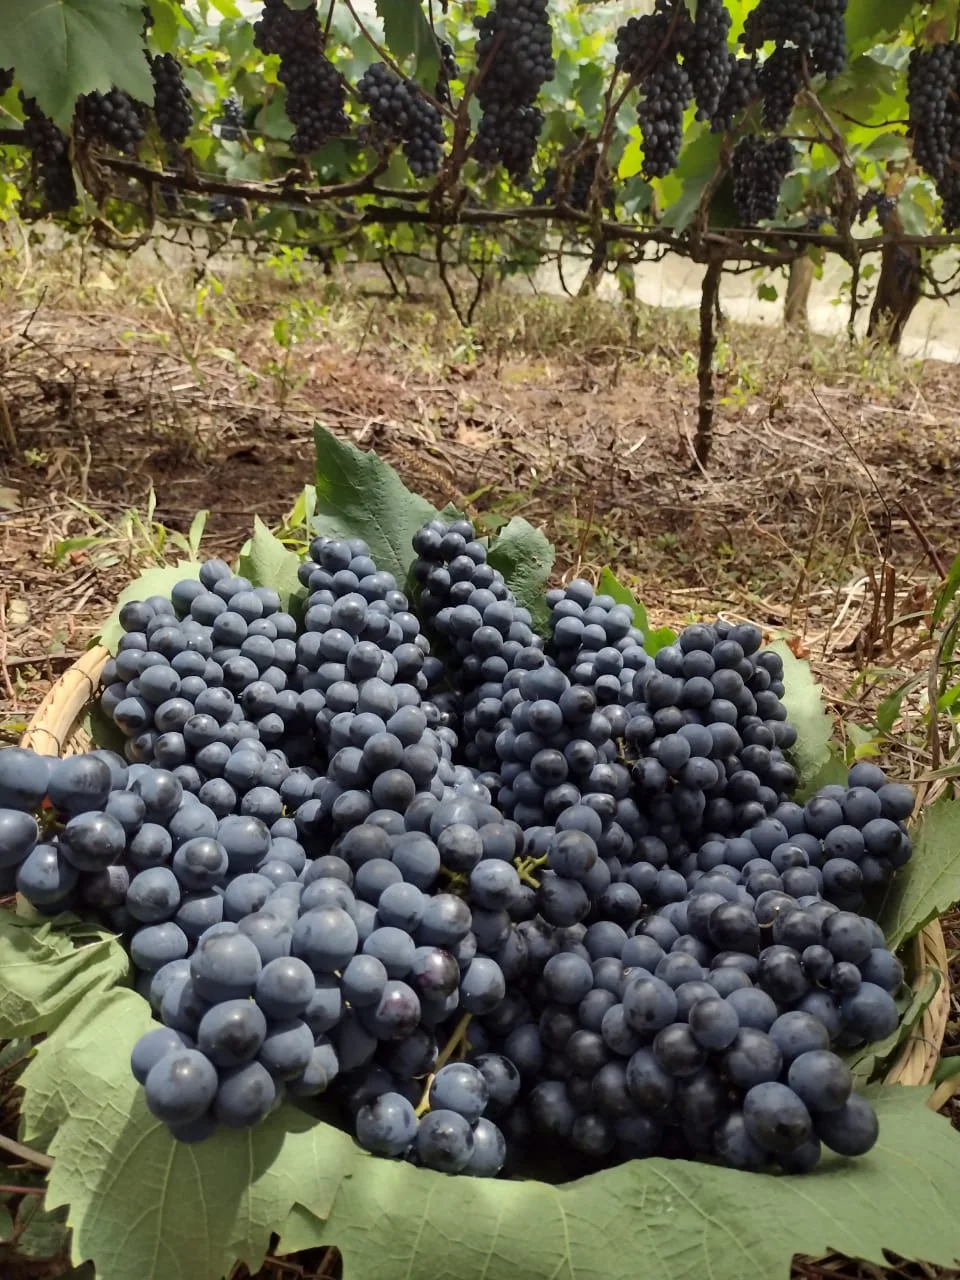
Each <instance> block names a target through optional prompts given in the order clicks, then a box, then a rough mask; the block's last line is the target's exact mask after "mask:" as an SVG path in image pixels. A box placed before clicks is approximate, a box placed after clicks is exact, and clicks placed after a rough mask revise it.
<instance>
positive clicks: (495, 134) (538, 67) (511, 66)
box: [473, 0, 555, 181]
mask: <svg viewBox="0 0 960 1280" xmlns="http://www.w3.org/2000/svg"><path fill="white" fill-rule="evenodd" d="M473 21H474V26H475V27H476V28H477V31H478V32H479V35H478V37H477V47H476V58H477V66H478V67H481V68H482V67H486V74H485V75H484V76H483V79H482V80H481V81H480V82H479V84H478V85H477V101H478V102H479V104H480V108H481V116H480V124H479V126H478V128H477V133H476V137H475V139H474V149H473V150H474V156H475V158H476V160H477V161H478V162H479V163H480V164H481V165H493V164H497V163H501V164H502V165H503V167H504V168H505V169H506V171H507V173H508V174H509V175H510V177H511V178H513V179H514V180H515V181H520V180H521V179H523V178H525V177H526V175H527V174H528V173H529V171H530V165H531V164H532V163H533V158H534V156H535V155H536V150H537V142H538V140H539V137H540V131H541V129H542V128H543V113H542V112H541V111H540V110H539V108H538V107H537V105H536V102H537V98H538V96H539V94H540V90H541V88H542V87H543V85H544V84H546V83H547V81H548V80H552V79H553V76H554V71H555V63H554V60H553V54H552V46H553V29H552V27H551V25H550V16H549V13H548V10H547V0H496V3H495V4H494V5H493V6H492V7H491V8H490V10H489V11H488V12H487V13H485V14H481V15H478V16H477V17H475V18H474V20H473ZM488 61H489V65H487V64H488Z"/></svg>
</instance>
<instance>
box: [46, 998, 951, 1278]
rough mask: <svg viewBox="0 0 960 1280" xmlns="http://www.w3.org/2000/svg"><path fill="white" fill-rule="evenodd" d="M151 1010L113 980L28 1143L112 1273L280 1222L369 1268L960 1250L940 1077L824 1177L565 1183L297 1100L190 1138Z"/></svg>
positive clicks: (624, 1174) (728, 1263)
mask: <svg viewBox="0 0 960 1280" xmlns="http://www.w3.org/2000/svg"><path fill="white" fill-rule="evenodd" d="M151 1025H152V1022H151V1017H150V1012H149V1008H148V1006H147V1005H146V1003H145V1002H144V1001H143V1000H142V999H141V998H140V997H139V996H137V995H136V994H135V993H133V992H131V991H129V990H126V989H120V988H118V989H114V990H113V991H99V992H97V993H95V994H94V995H92V996H91V997H90V998H89V999H87V1000H86V1001H85V1002H84V1003H83V1004H82V1005H81V1006H79V1007H78V1008H77V1009H76V1010H75V1011H74V1013H73V1014H72V1015H71V1017H70V1018H69V1019H68V1020H67V1021H66V1022H64V1023H63V1024H62V1025H61V1026H60V1027H59V1028H58V1029H57V1030H56V1031H55V1032H54V1034H53V1035H52V1036H51V1037H50V1038H49V1039H48V1040H46V1041H44V1043H43V1044H42V1045H41V1046H40V1048H39V1050H38V1053H37V1056H36V1058H35V1060H34V1062H33V1063H31V1065H30V1067H29V1068H28V1069H27V1071H26V1072H25V1073H24V1075H23V1077H22V1083H23V1086H24V1089H25V1098H24V1106H23V1130H24V1137H25V1139H26V1140H27V1141H31V1140H35V1139H36V1138H38V1137H45V1136H50V1135H51V1134H52V1138H51V1141H50V1143H49V1148H48V1149H49V1151H50V1154H51V1155H52V1156H53V1157H54V1161H55V1163H54V1168H53V1170H52V1172H51V1175H50V1181H49V1189H48V1194H47V1198H46V1208H47V1209H48V1210H54V1209H56V1208H57V1207H59V1206H62V1205H69V1213H68V1219H67V1220H68V1224H69V1226H70V1228H71V1229H72V1232H73V1237H72V1241H73V1243H72V1248H73V1256H74V1260H75V1261H80V1260H82V1259H85V1258H90V1259H92V1260H93V1261H94V1262H95V1264H96V1268H97V1276H98V1280H129V1278H130V1277H131V1276H136V1277H137V1280H221V1277H222V1276H223V1275H224V1274H227V1273H229V1272H230V1270H231V1268H232V1265H233V1263H234V1261H235V1260H237V1259H242V1260H243V1261H244V1262H245V1263H246V1264H247V1265H248V1266H249V1267H250V1268H251V1269H252V1270H255V1269H256V1267H257V1266H258V1265H259V1263H260V1260H261V1259H262V1257H263V1254H264V1251H265V1249H266V1247H267V1244H268V1241H269V1238H270V1234H271V1232H272V1231H280V1232H281V1245H280V1248H281V1250H283V1251H284V1252H287V1251H295V1250H299V1249H303V1248H310V1247H314V1246H318V1245H321V1244H336V1245H337V1246H338V1247H339V1248H340V1249H341V1250H342V1251H343V1253H344V1256H345V1261H346V1275H347V1276H348V1277H349V1276H362V1277H363V1280H394V1277H396V1276H398V1275H403V1276H405V1277H407V1280H449V1277H450V1276H457V1277H458V1280H515V1277H516V1276H517V1275H522V1276H523V1277H524V1280H541V1277H542V1278H546V1277H551V1278H552V1277H558V1276H563V1277H568V1280H574V1278H575V1277H581V1276H582V1277H594V1276H595V1277H601V1276H602V1277H604V1280H607V1278H608V1277H609V1278H611V1280H619V1278H624V1280H625V1278H626V1277H631V1278H632V1280H645V1278H646V1277H650V1280H672V1278H673V1277H676V1280H689V1277H690V1276H691V1275H693V1274H696V1275H700V1274H703V1273H705V1272H708V1273H709V1274H710V1275H711V1277H712V1278H713V1280H739V1278H740V1277H741V1276H743V1275H749V1276H751V1277H758V1280H761V1278H763V1280H765V1278H766V1277H771V1278H773V1277H777V1276H781V1275H782V1276H784V1277H786V1275H787V1272H788V1266H789V1261H790V1258H791V1256H792V1255H793V1254H794V1253H798V1252H803V1253H814V1254H817V1253H821V1252H823V1251H824V1250H826V1249H828V1248H836V1249H840V1250H843V1251H845V1252H847V1253H850V1254H854V1255H857V1256H863V1257H867V1258H870V1259H873V1260H875V1261H880V1260H881V1258H882V1253H881V1251H882V1249H883V1248H889V1249H894V1250H896V1251H897V1252H898V1253H900V1254H902V1255H904V1256H906V1257H908V1258H914V1257H920V1258H924V1259H926V1260H929V1261H931V1262H937V1263H942V1264H945V1265H950V1264H951V1263H952V1262H953V1260H954V1259H955V1258H957V1257H958V1256H960V1221H958V1220H957V1218H956V1215H955V1214H954V1213H953V1212H952V1209H951V1203H952V1202H951V1199H950V1197H951V1195H952V1188H953V1187H954V1186H955V1185H957V1180H958V1179H960V1135H958V1134H957V1133H955V1132H954V1131H953V1130H952V1128H951V1126H950V1125H949V1123H948V1122H947V1121H945V1120H944V1119H942V1118H941V1117H938V1116H936V1115H934V1114H933V1113H932V1112H931V1111H930V1110H929V1109H928V1108H927V1106H926V1099H927V1097H928V1091H927V1090H922V1089H906V1088H901V1087H895V1088H891V1089H886V1090H881V1091H879V1092H878V1094H877V1096H876V1102H877V1108H878V1111H879V1114H880V1120H881V1137H880V1142H879V1143H878V1145H877V1147H876V1148H875V1149H874V1151H873V1152H871V1154H870V1155H868V1156H867V1157H865V1158H864V1159H862V1160H860V1161H858V1162H856V1164H852V1163H851V1162H849V1161H845V1160H841V1159H838V1158H835V1157H828V1158H827V1159H826V1160H825V1161H824V1163H823V1165H822V1167H821V1169H820V1170H819V1171H818V1172H817V1173H815V1174H812V1175H807V1176H804V1177H799V1178H797V1177H774V1176H772V1175H752V1174H744V1173H737V1172H734V1171H732V1170H727V1169H719V1168H714V1167H711V1166H709V1165H701V1164H692V1163H688V1162H684V1161H667V1160H662V1159H653V1160H645V1161H633V1162H631V1163H629V1164H625V1165H621V1166H620V1167H619V1168H616V1169H611V1170H608V1171H606V1172H603V1173H600V1174H597V1175H594V1176H593V1177H590V1178H585V1179H582V1180H580V1181H579V1182H576V1183H571V1184H568V1185H567V1186H564V1187H553V1186H548V1185H546V1184H544V1183H538V1182H526V1183H517V1182H510V1181H492V1182H477V1181H471V1182H470V1183H464V1182H463V1181H461V1180H460V1179H455V1178H449V1177H445V1176H443V1175H440V1174H436V1173H431V1172H428V1171H426V1170H420V1169H415V1168H413V1167H412V1166H410V1165H407V1164H402V1163H394V1162H391V1161H385V1160H378V1159H376V1158H374V1157H371V1156H368V1155H366V1154H365V1153H364V1152H362V1151H360V1150H359V1148H357V1147H356V1146H355V1144H354V1143H353V1142H352V1140H351V1139H350V1138H349V1136H348V1135H346V1134H345V1133H343V1132H341V1131H340V1130H339V1129H335V1128H332V1127H331V1126H329V1125H326V1124H323V1123H320V1122H317V1121H315V1120H313V1119H312V1118H311V1117H309V1116H308V1115H307V1114H306V1113H305V1112H303V1111H300V1110H298V1109H296V1108H293V1107H289V1106H285V1107H283V1108H281V1109H280V1110H278V1111H277V1112H275V1113H274V1115H273V1116H271V1117H270V1118H269V1119H268V1120H267V1121H266V1122H265V1123H264V1124H262V1125H260V1126H259V1127H258V1128H257V1129H255V1130H253V1131H250V1132H245V1133H237V1132H233V1133H229V1132H223V1133H220V1134H218V1135H217V1136H216V1137H215V1138H214V1139H212V1140H211V1141H209V1142H206V1143H203V1144H202V1145H200V1146H196V1147H185V1146H180V1145H177V1144H175V1143H174V1142H173V1141H172V1140H171V1139H170V1137H169V1136H168V1134H167V1133H166V1131H165V1130H164V1128H163V1126H162V1125H160V1124H159V1123H158V1122H157V1121H156V1120H154V1119H153V1118H152V1117H151V1116H150V1114H149V1113H148V1112H147V1110H146V1108H145V1106H144V1103H143V1099H142V1092H141V1090H140V1089H139V1088H138V1086H137V1085H136V1084H135V1082H134V1080H133V1078H132V1076H131V1075H130V1071H129V1065H128V1058H129V1053H130V1050H131V1048H132V1046H133V1044H134V1043H135V1042H136V1040H137V1038H138V1037H139V1035H140V1034H142V1032H143V1031H144V1030H146V1029H147V1028H149V1027H150V1026H151ZM467 1196H469V1212H468V1213H465V1212H464V1204H465V1197H467ZM771 1223H775V1224H776V1230H771V1228H770V1224H771Z"/></svg>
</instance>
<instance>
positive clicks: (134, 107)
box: [77, 88, 146, 153]
mask: <svg viewBox="0 0 960 1280" xmlns="http://www.w3.org/2000/svg"><path fill="white" fill-rule="evenodd" d="M145 117H146V108H145V107H144V106H143V104H142V103H139V102H135V101H134V100H133V98H131V97H130V95H129V93H127V92H126V91H125V90H124V89H116V88H114V89H110V90H109V92H107V93H101V92H100V91H99V90H94V92H93V93H87V94H84V96H83V97H82V98H79V99H78V100H77V119H78V121H79V122H80V125H81V127H82V129H83V132H84V134H85V135H86V137H87V138H89V139H91V140H96V141H99V142H102V143H104V144H105V145H106V146H109V147H113V148H115V149H116V150H117V151H123V152H128V153H129V152H133V151H135V150H136V148H137V144H138V143H139V142H142V141H143V137H144V133H145V128H144V121H145Z"/></svg>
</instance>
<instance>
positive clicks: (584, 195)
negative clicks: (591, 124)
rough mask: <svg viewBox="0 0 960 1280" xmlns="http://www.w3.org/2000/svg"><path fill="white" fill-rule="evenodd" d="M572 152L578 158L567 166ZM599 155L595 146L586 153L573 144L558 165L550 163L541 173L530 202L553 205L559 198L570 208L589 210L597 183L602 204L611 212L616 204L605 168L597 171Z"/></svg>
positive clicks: (539, 204)
mask: <svg viewBox="0 0 960 1280" xmlns="http://www.w3.org/2000/svg"><path fill="white" fill-rule="evenodd" d="M574 151H577V152H578V158H577V161H576V163H575V164H574V165H573V169H572V172H571V171H570V169H569V165H570V160H571V158H572V156H573V153H574ZM598 161H599V155H598V153H597V148H596V146H595V145H593V146H590V147H588V148H587V149H586V151H585V153H584V152H581V151H580V148H579V146H577V145H575V146H572V147H569V148H567V149H566V150H565V151H564V153H563V154H562V155H561V157H560V161H559V163H558V164H557V165H551V166H550V167H549V168H548V169H547V170H546V172H545V173H544V175H543V182H542V183H541V184H540V186H539V188H538V189H537V190H536V191H535V192H534V193H533V203H534V204H535V205H538V206H542V205H548V204H555V203H556V202H557V201H558V200H562V201H563V202H564V203H565V204H568V205H569V206H570V208H571V209H589V207H590V193H591V191H592V190H593V188H594V185H595V184H596V185H597V187H598V188H599V191H600V193H601V196H602V201H603V205H604V207H605V208H606V209H607V210H608V211H609V212H611V213H612V212H613V211H614V209H615V207H616V202H615V200H614V195H613V191H612V190H611V188H610V182H609V177H608V175H607V173H606V171H605V170H602V169H601V171H600V172H599V173H598V172H597V167H598Z"/></svg>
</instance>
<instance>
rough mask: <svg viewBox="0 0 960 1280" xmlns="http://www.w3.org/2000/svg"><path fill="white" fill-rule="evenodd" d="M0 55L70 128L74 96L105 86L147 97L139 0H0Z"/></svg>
mask: <svg viewBox="0 0 960 1280" xmlns="http://www.w3.org/2000/svg"><path fill="white" fill-rule="evenodd" d="M0 31H2V32H3V53H2V61H3V63H4V64H5V65H11V64H12V65H13V66H15V67H16V69H17V77H18V79H19V81H20V85H21V87H22V89H23V91H24V93H25V94H27V95H28V96H29V97H33V98H36V100H37V102H38V104H39V106H40V109H41V110H42V111H44V112H45V113H46V114H47V115H49V116H51V117H52V118H53V119H54V120H55V121H56V122H57V124H59V125H60V127H61V128H62V129H66V130H69V128H70V122H71V120H72V118H73V110H74V104H75V103H76V100H77V98H78V97H80V96H81V94H84V93H90V92H92V90H94V89H100V90H103V91H106V90H107V89H109V88H110V87H111V85H116V86H117V87H118V88H120V89H126V90H127V92H128V93H129V94H131V96H132V97H134V98H137V99H139V101H141V102H146V103H149V104H152V103H153V80H152V78H151V75H150V68H149V65H148V64H147V60H146V59H145V58H144V56H143V8H142V0H0Z"/></svg>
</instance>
